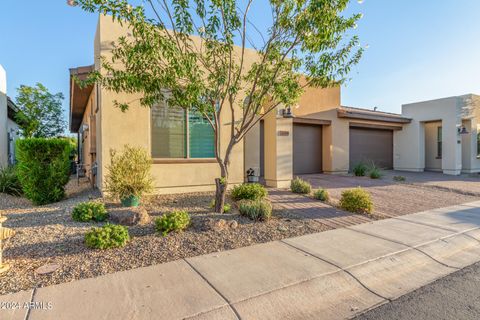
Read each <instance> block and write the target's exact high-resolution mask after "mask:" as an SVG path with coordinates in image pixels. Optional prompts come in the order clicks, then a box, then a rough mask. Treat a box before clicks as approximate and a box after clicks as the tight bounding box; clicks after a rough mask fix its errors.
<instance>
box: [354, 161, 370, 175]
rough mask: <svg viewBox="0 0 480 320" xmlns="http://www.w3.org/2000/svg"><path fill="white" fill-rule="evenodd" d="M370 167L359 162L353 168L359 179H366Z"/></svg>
mask: <svg viewBox="0 0 480 320" xmlns="http://www.w3.org/2000/svg"><path fill="white" fill-rule="evenodd" d="M367 171H368V167H367V165H366V164H365V163H363V162H359V163H357V164H355V166H354V167H353V168H352V172H353V174H354V175H355V176H357V177H364V176H365V175H366V174H367Z"/></svg>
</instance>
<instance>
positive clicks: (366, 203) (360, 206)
mask: <svg viewBox="0 0 480 320" xmlns="http://www.w3.org/2000/svg"><path fill="white" fill-rule="evenodd" d="M340 207H341V208H342V209H344V210H346V211H350V212H354V213H372V210H373V202H372V198H371V196H370V194H369V193H368V192H367V191H365V190H363V189H362V188H360V187H358V188H355V189H349V190H345V191H343V192H342V197H341V199H340Z"/></svg>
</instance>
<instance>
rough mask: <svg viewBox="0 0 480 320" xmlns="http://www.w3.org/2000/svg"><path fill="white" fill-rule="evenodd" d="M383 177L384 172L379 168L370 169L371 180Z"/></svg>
mask: <svg viewBox="0 0 480 320" xmlns="http://www.w3.org/2000/svg"><path fill="white" fill-rule="evenodd" d="M381 177H382V172H381V171H380V169H379V168H377V167H374V168H372V169H370V178H372V179H380V178H381Z"/></svg>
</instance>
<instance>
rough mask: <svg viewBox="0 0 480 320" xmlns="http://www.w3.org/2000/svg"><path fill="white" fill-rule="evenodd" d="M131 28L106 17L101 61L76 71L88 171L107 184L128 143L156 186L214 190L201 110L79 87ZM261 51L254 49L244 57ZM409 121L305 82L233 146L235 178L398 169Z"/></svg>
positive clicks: (75, 101) (77, 127) (76, 124)
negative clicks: (364, 167) (113, 160)
mask: <svg viewBox="0 0 480 320" xmlns="http://www.w3.org/2000/svg"><path fill="white" fill-rule="evenodd" d="M127 32H128V31H127V29H125V28H124V27H121V26H119V25H118V24H116V23H113V22H112V20H111V18H110V17H105V16H100V18H99V22H98V27H97V32H96V36H95V43H94V56H95V64H94V65H92V66H87V67H78V68H73V69H71V70H70V74H71V82H70V130H71V131H72V132H75V133H78V136H79V146H80V161H81V163H82V165H83V168H84V170H85V173H86V175H87V176H88V177H89V178H90V179H91V180H92V181H94V182H95V184H96V186H97V187H99V188H100V189H101V188H102V186H103V181H104V179H105V174H106V168H107V166H108V164H109V162H110V150H111V149H121V148H122V147H123V146H124V145H125V144H130V145H136V146H141V147H143V148H145V149H146V150H148V151H149V152H150V154H151V155H152V158H153V166H152V174H153V176H154V179H155V187H156V192H158V193H175V192H191V191H207V190H213V189H214V179H215V178H216V177H218V176H219V169H218V164H217V163H216V161H215V159H214V158H213V136H212V133H211V128H209V126H208V124H207V123H205V121H203V119H202V118H201V117H198V115H195V114H190V113H186V112H185V111H182V110H176V109H173V108H168V106H166V105H164V104H162V103H159V104H158V105H156V106H154V107H152V108H151V109H150V108H143V107H141V106H140V105H139V103H138V102H137V100H138V98H139V97H138V96H133V95H125V94H121V96H119V94H116V93H113V92H109V91H107V90H105V89H103V88H101V87H99V86H96V85H92V86H89V87H83V88H81V87H79V86H78V84H77V83H76V82H75V80H74V79H75V78H76V77H78V78H80V79H82V78H85V77H86V76H87V75H88V74H89V72H91V71H92V70H94V69H97V70H99V68H100V63H99V59H100V56H106V57H108V56H109V54H110V50H111V44H112V42H114V41H116V40H117V39H118V37H119V36H121V35H125V34H126V33H127ZM256 58H257V54H256V52H255V51H253V50H249V51H248V55H247V59H246V60H247V62H246V63H252V62H253V61H255V59H256ZM244 98H245V97H242V101H243V99H244ZM114 100H122V101H132V102H131V104H130V109H129V110H128V111H127V112H126V113H122V112H121V111H120V110H119V109H118V108H116V107H115V106H114ZM238 105H241V103H239V104H238ZM237 114H241V112H240V110H237ZM229 120H230V115H229V114H227V113H226V112H225V113H224V118H223V119H220V121H221V122H222V123H223V124H224V126H223V129H222V130H223V131H222V132H223V134H222V133H221V147H222V148H224V147H226V145H227V141H228V134H229V132H228V129H229ZM410 121H411V119H409V118H408V117H402V116H400V115H398V114H392V113H385V112H379V111H373V110H366V109H358V108H350V107H345V106H342V105H341V90H340V88H339V87H335V88H327V89H321V88H307V89H306V91H305V93H304V94H303V96H302V97H301V99H300V101H299V102H298V105H296V106H290V107H289V108H286V107H280V108H278V110H276V112H271V113H269V114H268V115H267V116H266V117H265V118H264V119H263V120H262V121H260V122H259V123H258V124H257V125H256V126H255V127H254V128H253V129H252V130H251V131H250V132H249V134H248V135H247V136H246V137H245V138H244V141H243V143H240V144H238V145H237V146H236V147H235V148H234V150H233V154H232V157H231V167H230V178H229V182H230V183H231V184H236V183H242V182H244V181H245V179H246V171H247V170H248V169H250V168H252V169H254V171H255V174H256V175H258V176H261V177H262V179H263V180H264V181H265V183H266V184H267V185H269V186H273V187H285V186H287V185H288V184H289V183H290V180H291V179H292V177H293V176H294V175H299V174H307V173H320V172H326V173H346V172H348V170H349V169H350V168H351V166H352V165H354V164H356V163H357V162H360V161H363V162H370V161H373V162H375V163H376V164H377V165H379V166H381V167H384V168H393V166H394V161H393V150H394V148H395V147H394V144H395V142H394V136H395V135H396V133H397V132H399V131H402V129H403V127H404V126H405V125H408V124H409V123H410Z"/></svg>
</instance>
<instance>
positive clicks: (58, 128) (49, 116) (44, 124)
mask: <svg viewBox="0 0 480 320" xmlns="http://www.w3.org/2000/svg"><path fill="white" fill-rule="evenodd" d="M17 91H18V95H17V98H16V103H17V105H18V108H19V112H18V113H17V114H16V119H15V120H16V122H17V123H18V125H19V126H20V129H21V130H22V134H23V136H24V137H25V138H52V137H58V136H60V135H61V134H62V133H63V131H64V129H65V121H64V120H63V116H62V103H63V99H64V97H63V94H62V93H60V92H59V93H56V94H52V93H50V92H49V91H48V89H47V88H46V87H45V86H44V85H42V84H41V83H37V84H36V85H35V86H33V87H29V86H24V85H22V86H20V88H18V89H17Z"/></svg>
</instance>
